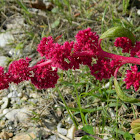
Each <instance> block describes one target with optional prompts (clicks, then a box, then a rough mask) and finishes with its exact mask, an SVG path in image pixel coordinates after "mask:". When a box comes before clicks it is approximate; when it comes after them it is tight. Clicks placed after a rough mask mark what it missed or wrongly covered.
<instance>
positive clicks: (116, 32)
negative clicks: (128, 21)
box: [100, 26, 135, 44]
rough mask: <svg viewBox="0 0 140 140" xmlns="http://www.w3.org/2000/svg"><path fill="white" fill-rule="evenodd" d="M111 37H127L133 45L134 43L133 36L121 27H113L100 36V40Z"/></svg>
mask: <svg viewBox="0 0 140 140" xmlns="http://www.w3.org/2000/svg"><path fill="white" fill-rule="evenodd" d="M112 37H128V38H129V39H130V40H131V41H132V43H133V44H134V43H135V36H134V35H133V33H132V32H131V31H129V30H128V29H126V28H124V27H121V26H117V27H113V28H111V29H109V30H107V31H106V32H104V33H103V34H102V35H101V37H100V39H104V38H112Z"/></svg>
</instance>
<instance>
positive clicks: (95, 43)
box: [0, 26, 140, 103]
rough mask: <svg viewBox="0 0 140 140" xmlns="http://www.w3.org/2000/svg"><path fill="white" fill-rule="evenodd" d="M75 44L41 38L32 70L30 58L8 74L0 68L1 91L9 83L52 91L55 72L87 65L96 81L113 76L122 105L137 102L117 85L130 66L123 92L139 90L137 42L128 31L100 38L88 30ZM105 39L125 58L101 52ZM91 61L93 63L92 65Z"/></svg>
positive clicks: (139, 44)
mask: <svg viewBox="0 0 140 140" xmlns="http://www.w3.org/2000/svg"><path fill="white" fill-rule="evenodd" d="M75 38H76V39H75V41H71V42H68V41H66V42H64V44H59V43H57V40H58V38H56V39H53V38H52V37H51V36H49V37H44V38H42V40H41V41H40V44H38V46H37V51H38V52H39V54H40V56H41V57H42V59H41V60H40V61H39V62H37V64H36V65H34V66H33V67H30V66H29V63H30V61H31V59H30V58H28V57H26V58H25V59H19V60H17V61H13V62H12V63H11V64H10V65H9V67H8V68H7V70H5V69H4V68H3V67H0V89H1V90H2V89H6V88H8V87H9V84H10V83H12V82H13V83H16V84H18V83H20V82H22V81H25V80H30V81H31V83H32V84H34V85H35V86H36V87H37V88H38V89H47V88H54V87H55V84H56V83H57V80H58V79H59V76H58V74H57V71H58V69H62V70H69V69H79V66H80V65H81V64H82V65H87V66H88V67H89V69H90V72H91V75H93V76H94V77H95V78H96V79H98V80H102V79H109V78H110V77H111V76H114V85H115V90H116V93H117V95H118V97H119V98H120V99H121V100H122V101H125V102H129V103H136V102H140V99H135V98H132V97H130V96H129V97H128V96H127V95H125V94H124V92H123V91H122V90H121V88H120V86H119V84H118V82H117V73H118V70H119V69H120V67H122V66H123V65H124V64H128V63H131V64H133V65H132V66H131V69H130V70H127V71H126V75H125V78H124V82H125V84H126V89H129V88H130V87H131V86H132V87H133V88H134V90H135V91H137V90H138V89H139V86H140V72H139V71H138V67H137V65H140V42H139V41H136V39H135V36H134V35H133V33H132V32H130V31H129V30H128V29H126V28H123V27H120V26H119V27H114V28H111V29H109V30H107V31H106V32H105V33H103V34H102V35H101V36H100V37H99V35H97V34H96V32H92V31H91V29H90V28H87V29H85V30H81V31H79V32H78V33H77V35H76V36H75ZM105 38H116V39H115V42H114V46H115V47H120V48H122V53H127V56H128V57H126V56H122V55H118V54H113V53H109V52H106V51H104V50H103V49H102V47H101V44H102V40H103V39H105ZM93 59H96V62H95V63H93V61H92V60H93Z"/></svg>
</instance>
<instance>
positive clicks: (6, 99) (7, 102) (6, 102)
mask: <svg viewBox="0 0 140 140" xmlns="http://www.w3.org/2000/svg"><path fill="white" fill-rule="evenodd" d="M2 101H3V102H4V104H3V105H1V109H5V108H6V107H7V106H8V105H9V98H7V97H3V99H2Z"/></svg>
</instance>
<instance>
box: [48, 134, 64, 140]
mask: <svg viewBox="0 0 140 140" xmlns="http://www.w3.org/2000/svg"><path fill="white" fill-rule="evenodd" d="M47 140H63V139H61V138H59V137H58V136H56V135H51V136H50V137H49V138H48V139H47Z"/></svg>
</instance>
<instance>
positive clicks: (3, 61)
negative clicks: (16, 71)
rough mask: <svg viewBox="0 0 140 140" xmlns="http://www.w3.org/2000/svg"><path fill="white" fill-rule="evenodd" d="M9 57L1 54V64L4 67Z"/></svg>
mask: <svg viewBox="0 0 140 140" xmlns="http://www.w3.org/2000/svg"><path fill="white" fill-rule="evenodd" d="M7 60H8V57H6V56H0V66H2V67H4V66H5V65H6V63H7Z"/></svg>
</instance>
